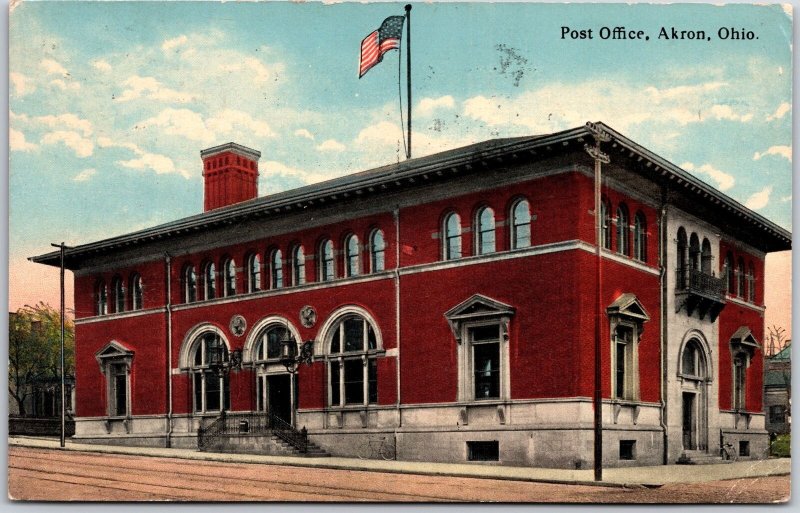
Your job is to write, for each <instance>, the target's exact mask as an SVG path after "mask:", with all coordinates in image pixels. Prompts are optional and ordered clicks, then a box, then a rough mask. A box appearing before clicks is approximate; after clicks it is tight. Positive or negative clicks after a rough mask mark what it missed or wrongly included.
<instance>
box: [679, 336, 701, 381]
mask: <svg viewBox="0 0 800 513" xmlns="http://www.w3.org/2000/svg"><path fill="white" fill-rule="evenodd" d="M680 373H681V375H683V376H688V377H693V378H696V379H701V378H705V376H706V364H705V358H704V357H703V350H702V349H701V347H700V344H699V343H698V342H697V340H696V339H692V340H690V341H689V342H687V343H686V346H685V347H684V348H683V355H682V356H681V372H680Z"/></svg>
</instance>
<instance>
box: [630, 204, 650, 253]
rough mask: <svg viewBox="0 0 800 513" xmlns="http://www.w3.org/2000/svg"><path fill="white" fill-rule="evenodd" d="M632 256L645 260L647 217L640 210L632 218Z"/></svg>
mask: <svg viewBox="0 0 800 513" xmlns="http://www.w3.org/2000/svg"><path fill="white" fill-rule="evenodd" d="M633 258H635V259H636V260H639V261H640V262H647V218H646V217H645V216H644V214H643V213H642V212H641V211H639V212H636V217H635V218H634V220H633Z"/></svg>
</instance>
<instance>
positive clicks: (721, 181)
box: [680, 162, 736, 191]
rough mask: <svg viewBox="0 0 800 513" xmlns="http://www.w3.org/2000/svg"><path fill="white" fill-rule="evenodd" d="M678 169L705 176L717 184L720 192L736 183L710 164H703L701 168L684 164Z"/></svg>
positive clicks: (728, 175) (687, 163)
mask: <svg viewBox="0 0 800 513" xmlns="http://www.w3.org/2000/svg"><path fill="white" fill-rule="evenodd" d="M680 167H682V168H683V169H685V170H687V171H692V172H694V173H695V174H703V175H707V176H708V177H710V178H711V179H712V180H714V181H715V182H717V188H718V189H719V190H721V191H727V190H728V189H730V188H731V187H733V185H734V184H735V183H736V179H735V178H734V177H733V176H732V175H730V174H728V173H726V172H724V171H720V170H719V169H717V168H715V167H714V166H712V165H711V164H703V165H702V166H699V167H697V166H695V165H694V164H693V163H691V162H684V163H683V164H681V166H680Z"/></svg>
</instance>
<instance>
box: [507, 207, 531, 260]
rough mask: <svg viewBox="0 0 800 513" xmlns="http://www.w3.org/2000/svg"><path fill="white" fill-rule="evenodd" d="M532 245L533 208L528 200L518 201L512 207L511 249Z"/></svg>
mask: <svg viewBox="0 0 800 513" xmlns="http://www.w3.org/2000/svg"><path fill="white" fill-rule="evenodd" d="M530 245H531V207H530V204H529V203H528V200H524V199H520V200H517V201H516V202H515V203H514V205H513V206H512V207H511V249H520V248H527V247H529V246H530Z"/></svg>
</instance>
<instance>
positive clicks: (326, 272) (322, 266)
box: [319, 239, 336, 281]
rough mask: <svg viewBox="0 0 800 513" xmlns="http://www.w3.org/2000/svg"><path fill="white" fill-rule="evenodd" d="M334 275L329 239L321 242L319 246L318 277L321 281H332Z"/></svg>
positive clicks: (331, 247)
mask: <svg viewBox="0 0 800 513" xmlns="http://www.w3.org/2000/svg"><path fill="white" fill-rule="evenodd" d="M335 273H336V268H335V266H334V255H333V242H332V241H331V240H330V239H326V240H324V241H322V244H320V246H319V276H320V280H321V281H330V280H333V279H334V277H335V276H336V275H335Z"/></svg>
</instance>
